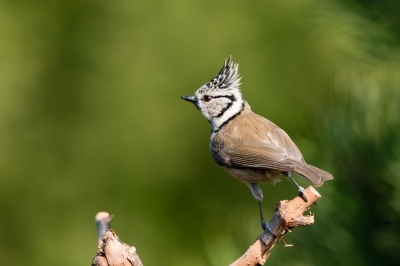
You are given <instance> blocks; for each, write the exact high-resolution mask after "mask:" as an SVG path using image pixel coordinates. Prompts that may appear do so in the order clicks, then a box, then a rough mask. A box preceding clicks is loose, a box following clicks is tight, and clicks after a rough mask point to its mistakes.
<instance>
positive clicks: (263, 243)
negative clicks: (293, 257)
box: [230, 186, 321, 266]
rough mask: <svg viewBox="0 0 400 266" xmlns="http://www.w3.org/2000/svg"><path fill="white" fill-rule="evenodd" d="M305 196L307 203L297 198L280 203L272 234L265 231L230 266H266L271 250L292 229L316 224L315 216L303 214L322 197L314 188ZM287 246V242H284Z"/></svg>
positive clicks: (308, 190)
mask: <svg viewBox="0 0 400 266" xmlns="http://www.w3.org/2000/svg"><path fill="white" fill-rule="evenodd" d="M304 194H305V196H306V198H307V202H305V201H304V200H303V199H302V198H300V197H299V196H297V197H296V198H294V199H293V200H290V201H288V200H283V201H280V202H279V203H278V206H277V208H276V209H275V214H274V217H273V218H272V220H271V222H270V224H269V225H270V227H271V231H272V233H273V234H271V232H269V231H265V232H264V233H263V234H262V235H261V236H260V237H258V239H257V240H256V241H255V242H254V243H253V244H252V245H251V246H250V247H249V249H248V250H247V251H246V253H244V254H243V255H242V256H241V257H240V258H239V259H237V260H236V261H235V262H234V263H232V264H231V265H230V266H245V265H246V266H257V265H264V263H265V262H266V260H267V259H268V257H269V254H270V253H269V252H270V250H271V249H272V248H273V247H274V245H275V244H276V243H277V242H278V241H280V240H282V241H283V239H282V237H283V235H284V234H285V233H286V232H291V229H292V228H294V227H298V226H306V225H311V224H313V223H314V215H312V214H311V212H310V215H307V216H303V213H304V212H305V211H306V210H308V209H309V208H310V207H311V205H312V204H314V203H315V202H316V201H317V200H318V199H320V198H321V195H320V194H319V193H318V192H317V191H316V190H315V189H314V188H313V187H311V186H310V187H308V188H306V189H305V191H304ZM283 243H284V244H285V246H290V245H286V243H285V242H283Z"/></svg>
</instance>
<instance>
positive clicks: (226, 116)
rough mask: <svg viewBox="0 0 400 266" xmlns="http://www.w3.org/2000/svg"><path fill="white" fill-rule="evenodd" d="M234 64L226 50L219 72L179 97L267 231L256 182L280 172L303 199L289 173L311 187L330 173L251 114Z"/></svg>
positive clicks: (278, 130) (276, 176) (284, 135)
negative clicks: (203, 123) (199, 120)
mask: <svg viewBox="0 0 400 266" xmlns="http://www.w3.org/2000/svg"><path fill="white" fill-rule="evenodd" d="M238 68H239V64H237V63H234V62H233V61H232V55H231V54H229V58H228V60H226V59H225V61H224V65H223V66H222V68H221V70H220V71H219V73H218V74H217V75H216V76H215V77H214V78H213V79H212V80H211V81H209V82H208V83H206V84H204V85H203V86H201V87H200V88H199V89H197V91H196V92H195V94H194V95H193V96H181V99H183V100H185V101H188V102H191V103H193V104H194V105H195V106H196V108H197V109H198V110H200V112H201V113H202V115H203V116H204V117H205V118H206V119H207V120H208V122H209V123H210V126H211V137H210V145H209V149H210V152H211V155H212V157H213V159H214V161H215V162H216V163H217V164H218V165H220V166H222V167H223V168H224V169H225V170H226V171H227V172H228V173H229V174H230V175H232V176H233V177H235V178H237V179H238V180H240V181H242V182H244V183H245V184H246V185H247V186H248V187H249V188H250V190H251V192H252V194H253V196H254V198H255V199H256V200H257V201H258V206H259V215H260V220H261V227H262V229H263V230H264V231H265V230H269V231H271V229H270V227H269V224H268V223H267V222H266V221H265V220H264V218H263V212H262V200H263V192H262V190H261V189H260V187H259V186H258V183H260V182H266V183H276V182H278V181H280V178H279V177H280V175H281V174H282V175H283V176H285V177H287V178H289V179H290V180H291V181H292V182H293V183H294V184H295V185H296V187H297V190H298V194H299V196H300V197H301V198H302V199H303V200H304V201H307V198H306V196H305V195H304V188H303V187H301V186H299V185H298V184H297V182H296V181H295V180H294V179H293V177H292V176H291V173H292V172H294V173H296V174H299V175H300V176H302V177H305V178H306V179H307V180H308V181H310V182H311V183H312V184H313V185H314V186H316V187H319V186H322V184H323V183H324V181H327V180H332V179H333V176H332V175H331V174H330V173H328V172H326V171H324V170H322V169H319V168H317V167H314V166H312V165H309V164H307V163H306V161H305V160H304V158H303V156H302V154H301V152H300V150H299V148H297V146H296V145H295V143H294V142H293V141H292V140H291V139H290V137H289V135H288V134H287V133H286V132H285V131H284V130H283V129H281V128H280V127H278V126H277V125H275V124H274V123H273V122H271V121H269V120H268V119H266V118H264V117H262V116H260V115H258V114H256V113H254V112H253V111H252V110H251V108H250V105H249V104H248V103H247V101H246V100H245V99H244V97H243V94H242V92H241V90H240V86H241V83H240V81H241V77H240V74H239V72H238Z"/></svg>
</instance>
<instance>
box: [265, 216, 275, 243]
mask: <svg viewBox="0 0 400 266" xmlns="http://www.w3.org/2000/svg"><path fill="white" fill-rule="evenodd" d="M261 227H262V229H263V230H264V231H268V232H270V233H271V234H272V235H273V236H274V237H275V238H276V235H275V234H274V233H272V230H271V227H270V226H269V223H267V222H266V221H265V220H264V219H263V220H261Z"/></svg>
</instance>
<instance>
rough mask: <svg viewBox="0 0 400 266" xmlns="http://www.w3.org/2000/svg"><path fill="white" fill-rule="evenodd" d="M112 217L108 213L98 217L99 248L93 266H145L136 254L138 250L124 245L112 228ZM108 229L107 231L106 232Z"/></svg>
mask: <svg viewBox="0 0 400 266" xmlns="http://www.w3.org/2000/svg"><path fill="white" fill-rule="evenodd" d="M111 219H112V216H110V215H109V214H108V213H107V212H101V213H100V212H99V213H98V214H97V215H96V226H97V235H98V237H99V238H100V240H99V246H98V250H97V253H96V256H95V257H94V259H93V261H92V266H143V264H142V261H141V260H140V258H139V256H138V255H137V254H136V248H135V247H134V246H131V247H130V246H129V245H127V244H125V243H123V242H122V241H121V240H120V239H119V238H118V236H117V234H116V233H115V232H114V231H113V230H112V229H109V228H110V220H111ZM105 229H107V231H105Z"/></svg>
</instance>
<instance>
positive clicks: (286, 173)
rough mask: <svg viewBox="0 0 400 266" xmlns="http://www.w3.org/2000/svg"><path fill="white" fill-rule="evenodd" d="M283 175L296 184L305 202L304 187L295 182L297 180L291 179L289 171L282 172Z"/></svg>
mask: <svg viewBox="0 0 400 266" xmlns="http://www.w3.org/2000/svg"><path fill="white" fill-rule="evenodd" d="M283 175H285V176H287V177H288V178H289V179H290V181H292V182H293V183H294V184H295V185H296V187H297V191H298V192H299V196H300V198H302V199H303V200H304V201H305V202H307V201H308V200H307V197H306V195H304V188H303V187H301V186H300V185H299V184H297V182H296V181H295V180H294V179H293V177H292V175H291V174H290V172H284V173H283Z"/></svg>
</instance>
